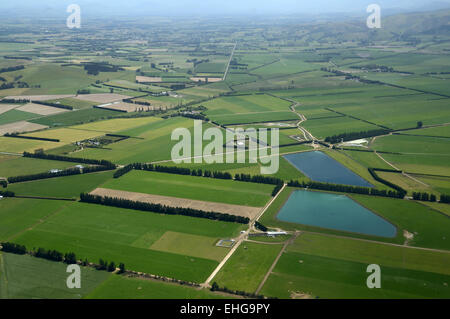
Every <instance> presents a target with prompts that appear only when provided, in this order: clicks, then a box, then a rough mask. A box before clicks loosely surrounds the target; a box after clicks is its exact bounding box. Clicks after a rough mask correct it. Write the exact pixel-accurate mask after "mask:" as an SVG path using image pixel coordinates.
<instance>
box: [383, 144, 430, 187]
mask: <svg viewBox="0 0 450 319" xmlns="http://www.w3.org/2000/svg"><path fill="white" fill-rule="evenodd" d="M375 154H376V155H377V156H378V157H379V158H380V159H382V160H383V161H384V162H385V163H386V164H388V165H389V166H391V167H392V168H393V169H395V170H397V171H401V172H402V175H403V176H405V177H408V178H410V179H412V180H413V181H415V182H416V183H419V184H422V185H423V186H425V187H430V185H428V184H425V183H424V182H422V181H419V180H418V179H416V178H414V177H412V176H410V175H409V174H407V173H405V172H403V171H402V170H401V169H398V167H396V166H394V164H391V163H390V162H388V161H387V160H385V159H384V158H383V157H382V156H381V155H380V154H378V152H377V151H375Z"/></svg>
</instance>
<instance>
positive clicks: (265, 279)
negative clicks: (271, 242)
mask: <svg viewBox="0 0 450 319" xmlns="http://www.w3.org/2000/svg"><path fill="white" fill-rule="evenodd" d="M300 234H301V232H298V231H297V232H295V234H294V236H292V237H291V238H290V239H289V240H287V241H286V242H285V243H284V244H283V247H282V248H281V250H280V252H279V253H278V255H277V257H276V258H275V260H274V261H273V263H272V265H271V266H270V268H269V270H268V271H267V273H266V275H265V276H264V278H263V280H262V281H261V283H260V284H259V286H258V288H257V289H256V292H255V295H258V294H259V292H260V291H261V289H262V288H263V287H264V284H265V283H266V281H267V279H269V276H270V275H271V274H272V272H273V269H274V268H275V266H276V265H277V264H278V261H279V260H280V258H281V256H282V255H283V253H284V252H285V251H286V248H287V246H289V245H290V244H292V243H293V242H294V241H295V240H296V239H297V237H298V236H299V235H300Z"/></svg>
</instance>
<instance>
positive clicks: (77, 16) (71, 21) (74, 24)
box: [67, 4, 81, 29]
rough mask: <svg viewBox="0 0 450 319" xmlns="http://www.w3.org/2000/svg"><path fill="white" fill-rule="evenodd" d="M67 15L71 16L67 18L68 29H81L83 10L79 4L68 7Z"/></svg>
mask: <svg viewBox="0 0 450 319" xmlns="http://www.w3.org/2000/svg"><path fill="white" fill-rule="evenodd" d="M67 13H70V15H69V16H68V17H67V27H68V28H69V29H74V28H76V29H79V28H81V8H80V6H79V5H78V4H71V5H69V6H68V7H67Z"/></svg>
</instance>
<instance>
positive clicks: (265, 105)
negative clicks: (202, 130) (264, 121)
mask: <svg viewBox="0 0 450 319" xmlns="http://www.w3.org/2000/svg"><path fill="white" fill-rule="evenodd" d="M291 104H292V103H290V102H288V101H285V100H282V99H279V98H277V97H273V96H270V95H267V94H251V95H239V96H229V97H221V98H217V99H213V100H211V101H208V102H205V103H202V105H203V106H205V107H206V108H207V109H208V111H206V112H205V114H206V115H207V116H208V117H212V118H214V116H218V115H234V114H241V115H242V114H246V113H258V112H269V111H289V107H290V105H291Z"/></svg>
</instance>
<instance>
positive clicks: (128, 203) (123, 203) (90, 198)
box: [80, 193, 250, 224]
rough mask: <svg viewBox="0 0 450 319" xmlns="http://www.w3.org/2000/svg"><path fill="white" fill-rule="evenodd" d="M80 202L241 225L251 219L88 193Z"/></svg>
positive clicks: (81, 197) (83, 194) (82, 195)
mask: <svg viewBox="0 0 450 319" xmlns="http://www.w3.org/2000/svg"><path fill="white" fill-rule="evenodd" d="M80 200H81V201H82V202H85V203H91V204H100V205H105V206H113V207H119V208H127V209H134V210H141V211H147V212H152V213H157V214H166V215H183V216H191V217H199V218H206V219H211V220H220V221H226V222H235V223H240V224H248V223H249V222H250V219H249V218H248V217H242V216H236V215H230V214H224V213H218V212H206V211H203V210H199V209H192V208H183V207H170V206H165V205H161V204H154V203H147V202H139V201H133V200H129V199H123V198H114V197H108V196H98V195H92V194H87V193H81V194H80Z"/></svg>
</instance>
